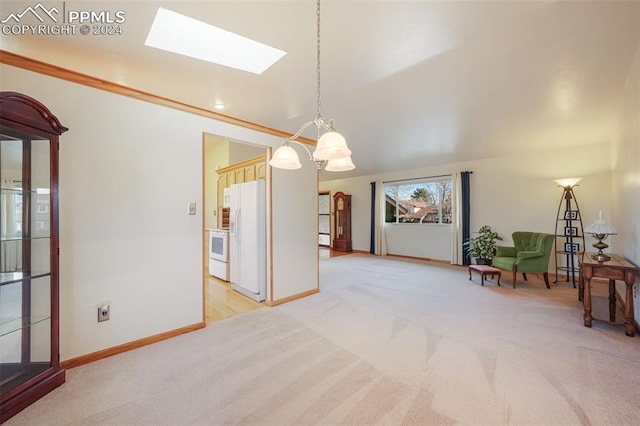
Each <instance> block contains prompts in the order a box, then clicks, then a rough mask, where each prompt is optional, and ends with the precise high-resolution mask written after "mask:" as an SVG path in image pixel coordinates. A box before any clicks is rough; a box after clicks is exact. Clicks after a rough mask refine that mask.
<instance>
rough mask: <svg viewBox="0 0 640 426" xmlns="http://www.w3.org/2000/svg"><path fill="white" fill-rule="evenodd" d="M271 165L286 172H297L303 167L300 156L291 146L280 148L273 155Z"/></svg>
mask: <svg viewBox="0 0 640 426" xmlns="http://www.w3.org/2000/svg"><path fill="white" fill-rule="evenodd" d="M269 164H271V165H272V166H273V167H277V168H279V169H285V170H296V169H299V168H301V167H302V164H300V159H299V158H298V154H296V151H295V150H294V149H293V148H291V147H290V146H289V145H284V146H281V147H280V148H278V149H277V150H276V152H275V153H274V154H273V157H272V158H271V161H269Z"/></svg>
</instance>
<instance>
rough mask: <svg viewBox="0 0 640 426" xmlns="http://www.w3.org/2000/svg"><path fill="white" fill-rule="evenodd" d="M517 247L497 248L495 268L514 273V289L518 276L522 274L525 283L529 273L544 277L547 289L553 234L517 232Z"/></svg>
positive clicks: (515, 236)
mask: <svg viewBox="0 0 640 426" xmlns="http://www.w3.org/2000/svg"><path fill="white" fill-rule="evenodd" d="M512 238H513V245H514V246H515V247H504V246H497V247H496V248H497V252H496V256H495V257H494V258H493V266H494V267H496V268H498V269H503V270H506V271H513V288H516V274H517V273H518V272H521V273H522V276H523V277H524V279H525V281H526V280H527V272H531V273H538V274H540V273H541V274H542V275H543V276H544V282H545V284H546V285H547V288H551V286H550V285H549V272H548V269H549V256H550V255H551V248H552V247H553V239H554V238H555V237H554V236H553V235H552V234H544V233H539V232H523V231H516V232H514V233H513V234H512Z"/></svg>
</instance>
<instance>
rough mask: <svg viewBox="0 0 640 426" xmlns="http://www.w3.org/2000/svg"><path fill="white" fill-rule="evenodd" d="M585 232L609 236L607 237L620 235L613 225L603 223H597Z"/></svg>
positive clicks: (592, 224) (587, 227) (590, 225)
mask: <svg viewBox="0 0 640 426" xmlns="http://www.w3.org/2000/svg"><path fill="white" fill-rule="evenodd" d="M584 232H585V233H587V234H607V235H615V234H617V233H618V230H617V229H616V228H615V227H614V226H613V225H611V224H609V223H606V222H602V223H599V222H598V221H595V222H593V223H591V224H589V225H587V226H586V227H585V228H584Z"/></svg>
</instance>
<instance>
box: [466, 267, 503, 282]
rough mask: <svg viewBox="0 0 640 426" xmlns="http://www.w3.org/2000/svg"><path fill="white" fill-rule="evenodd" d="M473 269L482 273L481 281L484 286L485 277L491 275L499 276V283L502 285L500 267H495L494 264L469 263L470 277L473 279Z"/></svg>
mask: <svg viewBox="0 0 640 426" xmlns="http://www.w3.org/2000/svg"><path fill="white" fill-rule="evenodd" d="M471 271H476V272H478V273H479V274H480V283H481V284H482V285H483V286H484V277H486V276H487V275H490V276H491V278H493V277H494V276H496V275H497V276H498V285H500V277H501V276H502V273H501V272H500V269H498V268H494V267H493V266H488V265H469V279H471Z"/></svg>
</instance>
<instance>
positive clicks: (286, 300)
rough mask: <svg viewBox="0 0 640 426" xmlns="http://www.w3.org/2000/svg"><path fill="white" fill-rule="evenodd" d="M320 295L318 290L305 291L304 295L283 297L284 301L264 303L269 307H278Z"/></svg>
mask: <svg viewBox="0 0 640 426" xmlns="http://www.w3.org/2000/svg"><path fill="white" fill-rule="evenodd" d="M316 293H320V290H319V289H317V288H314V289H311V290H307V291H303V292H302V293H298V294H294V295H292V296H287V297H283V298H282V299H277V300H274V301H269V300H266V301H265V302H264V304H265V305H267V306H277V305H282V304H283V303H287V302H291V301H292V300H296V299H302V298H303V297H307V296H311V295H312V294H316Z"/></svg>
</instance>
